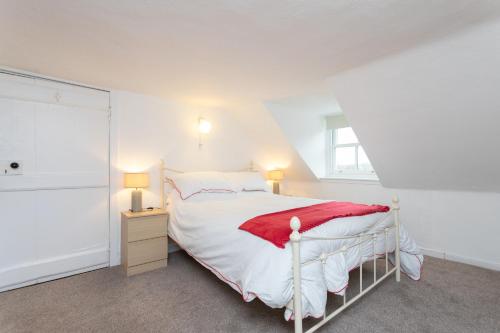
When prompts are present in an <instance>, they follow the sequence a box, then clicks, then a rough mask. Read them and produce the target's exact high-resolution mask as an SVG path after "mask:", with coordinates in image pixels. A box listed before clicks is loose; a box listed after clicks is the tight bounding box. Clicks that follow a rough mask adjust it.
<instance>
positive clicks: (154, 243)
mask: <svg viewBox="0 0 500 333" xmlns="http://www.w3.org/2000/svg"><path fill="white" fill-rule="evenodd" d="M127 252H128V267H131V266H137V265H141V264H145V263H149V262H153V261H157V260H162V259H166V258H167V255H168V241H167V237H159V238H152V239H147V240H141V241H137V242H132V243H128V251H127Z"/></svg>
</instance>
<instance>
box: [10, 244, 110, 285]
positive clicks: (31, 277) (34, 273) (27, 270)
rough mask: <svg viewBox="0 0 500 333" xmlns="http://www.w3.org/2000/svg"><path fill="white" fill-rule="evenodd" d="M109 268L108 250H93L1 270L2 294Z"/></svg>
mask: <svg viewBox="0 0 500 333" xmlns="http://www.w3.org/2000/svg"><path fill="white" fill-rule="evenodd" d="M108 266H109V250H108V249H104V248H101V249H92V250H86V251H81V252H78V253H74V254H71V255H67V256H60V257H55V258H50V259H46V260H40V261H36V262H31V263H27V264H23V265H19V266H15V267H9V268H7V269H3V270H0V292H2V291H7V290H11V289H16V288H20V287H25V286H29V285H32V284H36V283H41V282H46V281H49V280H54V279H59V278H63V277H66V276H70V275H74V274H79V273H83V272H88V271H92V270H95V269H99V268H103V267H108Z"/></svg>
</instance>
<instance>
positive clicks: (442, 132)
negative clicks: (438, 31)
mask: <svg viewBox="0 0 500 333" xmlns="http://www.w3.org/2000/svg"><path fill="white" fill-rule="evenodd" d="M499 36H500V20H496V21H492V22H488V23H484V24H481V25H476V26H474V27H471V28H470V29H469V30H467V31H463V32H461V33H459V34H455V35H450V36H449V37H446V38H443V39H440V40H438V41H435V42H432V43H428V44H425V45H422V46H419V47H416V48H413V49H409V50H406V51H404V52H401V53H399V54H396V55H393V56H390V57H386V58H383V59H381V60H379V61H375V62H373V63H371V64H368V65H365V66H361V67H358V68H355V69H352V70H350V71H346V72H344V73H341V74H338V75H335V76H334V77H332V78H331V79H330V84H331V89H332V92H333V93H334V94H335V96H336V97H337V100H338V102H339V104H340V106H341V108H342V110H343V111H344V113H345V115H346V117H347V119H348V121H349V123H350V124H351V125H352V127H353V128H354V130H355V131H356V134H357V135H358V137H359V139H360V142H362V143H363V146H364V148H365V150H366V153H367V155H368V157H369V158H370V161H371V162H372V164H373V166H374V168H375V170H376V172H377V175H378V176H379V178H380V181H381V182H382V184H384V185H385V186H387V187H397V188H421V189H435V190H465V191H467V190H478V191H491V192H500V176H499V170H500V154H499V153H498V148H499V147H500V130H499V129H498V124H499V123H500V112H499V110H500V94H499V93H498V87H500V71H499V68H500V43H499V42H498V40H499Z"/></svg>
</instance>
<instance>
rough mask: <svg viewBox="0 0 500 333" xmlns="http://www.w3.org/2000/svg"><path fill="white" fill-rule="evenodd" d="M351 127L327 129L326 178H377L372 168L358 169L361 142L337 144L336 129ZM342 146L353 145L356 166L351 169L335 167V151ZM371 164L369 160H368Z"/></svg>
mask: <svg viewBox="0 0 500 333" xmlns="http://www.w3.org/2000/svg"><path fill="white" fill-rule="evenodd" d="M349 127H350V128H352V127H351V126H344V127H338V128H332V129H329V130H328V131H327V148H328V149H327V162H328V163H327V172H326V173H327V178H340V179H363V180H365V179H366V180H378V177H377V174H376V173H375V170H374V169H373V165H372V171H370V172H367V171H363V170H360V169H359V156H358V154H359V147H363V146H362V145H361V143H360V142H359V140H358V142H356V143H341V144H337V143H336V141H337V130H338V129H341V128H349ZM344 147H354V150H355V156H354V159H355V165H356V168H355V169H353V170H338V169H336V168H335V165H336V163H335V155H336V154H335V151H336V149H337V148H344ZM370 165H371V162H370Z"/></svg>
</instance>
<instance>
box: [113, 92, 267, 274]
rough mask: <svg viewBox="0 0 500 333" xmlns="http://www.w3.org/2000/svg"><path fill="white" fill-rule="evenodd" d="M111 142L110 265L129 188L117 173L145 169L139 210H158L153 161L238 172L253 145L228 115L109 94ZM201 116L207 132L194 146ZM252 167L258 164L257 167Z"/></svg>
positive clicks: (116, 249) (183, 167)
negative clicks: (208, 127)
mask: <svg viewBox="0 0 500 333" xmlns="http://www.w3.org/2000/svg"><path fill="white" fill-rule="evenodd" d="M111 97H112V102H111V104H112V139H111V144H112V146H111V150H112V151H111V155H112V157H111V161H112V171H111V173H112V179H111V193H112V198H111V264H112V265H113V264H119V260H120V259H119V258H120V253H119V251H120V244H119V239H120V211H124V210H127V209H129V208H130V190H128V189H123V183H122V177H123V172H127V171H149V173H150V187H149V188H148V189H145V190H144V193H143V206H144V207H148V206H154V207H158V206H159V205H160V202H159V200H160V199H159V194H160V181H159V171H158V168H159V160H160V159H161V158H163V159H164V160H165V163H166V164H167V165H168V166H169V167H171V168H175V169H180V170H186V171H196V170H240V169H243V168H245V167H248V166H249V164H250V162H251V161H252V158H253V156H254V145H253V144H252V143H251V141H249V139H248V135H247V133H246V131H245V129H244V128H243V127H242V126H241V125H240V123H239V122H238V121H237V120H236V119H235V118H234V116H233V114H232V113H231V111H227V110H223V109H216V108H198V107H192V106H187V105H181V104H176V103H173V102H169V101H165V100H162V99H159V98H156V97H150V96H145V95H140V94H134V93H128V92H121V91H115V92H112V96H111ZM199 116H203V117H204V118H206V119H208V120H209V121H210V122H211V123H212V131H211V132H210V134H208V135H206V136H205V137H204V139H203V142H204V145H203V148H202V149H201V150H200V149H199V148H198V132H197V128H196V126H197V120H198V117H199ZM257 166H258V165H257Z"/></svg>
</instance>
